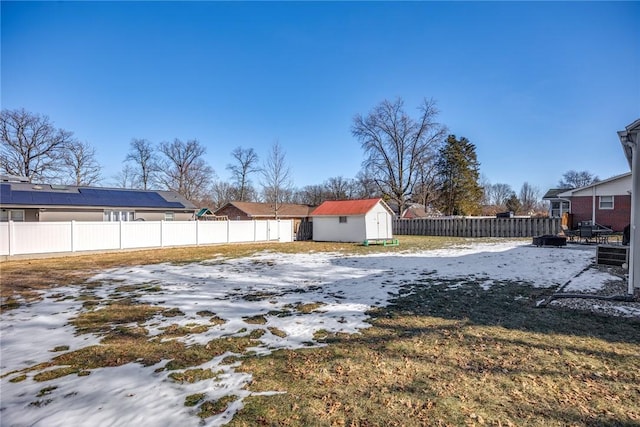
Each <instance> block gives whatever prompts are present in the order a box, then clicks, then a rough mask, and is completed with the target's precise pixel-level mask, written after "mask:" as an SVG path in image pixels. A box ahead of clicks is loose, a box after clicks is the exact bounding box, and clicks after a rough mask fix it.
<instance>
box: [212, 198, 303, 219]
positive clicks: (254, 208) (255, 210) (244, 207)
mask: <svg viewBox="0 0 640 427" xmlns="http://www.w3.org/2000/svg"><path fill="white" fill-rule="evenodd" d="M227 206H234V207H235V208H236V209H239V210H241V211H242V212H244V213H245V214H247V216H249V217H252V218H257V217H273V216H274V215H275V208H274V205H273V203H259V202H229V203H227V204H226V205H224V206H222V207H221V208H220V209H217V210H216V211H215V214H216V215H217V214H218V212H221V211H223V210H224V209H225V208H226V207H227ZM312 210H313V207H312V206H309V205H298V204H293V203H282V204H280V205H278V216H281V217H295V218H306V217H308V216H309V214H310V213H311V211H312Z"/></svg>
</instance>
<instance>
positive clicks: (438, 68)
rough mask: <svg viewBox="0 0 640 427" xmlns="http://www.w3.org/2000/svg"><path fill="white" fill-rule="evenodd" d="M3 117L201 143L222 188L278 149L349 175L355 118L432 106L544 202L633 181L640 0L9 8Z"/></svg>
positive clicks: (113, 168)
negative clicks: (242, 156)
mask: <svg viewBox="0 0 640 427" xmlns="http://www.w3.org/2000/svg"><path fill="white" fill-rule="evenodd" d="M1 7H2V18H1V19H2V22H1V24H2V29H1V36H2V40H1V43H2V46H1V47H2V53H1V61H2V62H1V64H0V65H1V68H2V70H1V78H2V82H1V84H2V86H1V101H2V108H10V109H13V108H25V109H27V110H29V111H32V112H35V113H41V114H45V115H48V116H49V118H50V119H51V120H52V121H53V122H54V123H55V125H56V126H58V127H61V128H64V129H67V130H70V131H73V132H74V133H75V136H76V137H77V138H78V139H80V140H82V141H87V142H89V143H91V144H92V145H93V146H94V147H96V149H97V155H98V160H99V161H100V163H101V164H102V165H103V168H104V169H103V175H104V177H105V184H108V183H110V182H113V180H112V179H111V178H112V176H113V175H115V174H116V173H117V172H118V171H120V169H121V168H122V162H123V160H124V158H125V155H126V153H127V151H128V149H129V142H130V140H131V139H132V138H147V139H149V140H151V141H153V142H156V143H157V142H160V141H170V140H173V139H174V138H180V139H183V140H187V139H192V138H197V139H198V140H199V141H200V142H202V143H203V145H205V146H206V147H207V154H206V160H207V162H208V163H209V164H210V165H211V166H212V167H213V168H214V170H215V171H216V173H217V176H218V177H219V178H220V179H224V180H226V179H228V178H229V175H228V172H227V171H226V169H225V166H226V165H227V164H228V163H230V162H231V156H230V152H231V150H232V149H233V148H235V147H237V146H243V147H245V148H248V147H252V148H254V149H255V150H256V151H257V153H258V154H259V155H260V156H261V158H265V157H266V156H267V153H268V150H269V148H270V147H271V145H272V144H273V143H274V142H275V141H276V140H277V141H279V143H280V144H281V145H282V146H283V148H284V149H285V151H286V155H287V160H288V162H289V164H290V166H291V172H292V176H293V178H294V184H295V186H296V187H303V186H305V185H310V184H320V183H322V182H323V181H325V180H326V179H327V178H329V177H335V176H343V177H346V178H352V177H355V175H356V174H357V172H358V171H359V170H360V165H361V162H362V158H363V155H362V150H361V149H360V146H359V143H358V142H357V141H356V140H355V139H354V138H353V137H352V136H351V125H352V123H353V117H354V115H356V114H363V115H364V114H366V113H367V112H368V111H370V110H371V109H372V108H373V107H374V106H375V105H377V104H378V103H379V102H381V101H382V100H384V99H389V100H393V99H395V98H397V97H401V98H403V99H404V101H405V106H406V108H407V110H408V111H411V112H413V111H416V110H415V108H416V107H417V106H418V105H419V104H420V102H421V100H422V99H424V98H433V99H435V100H436V101H437V103H438V106H439V109H440V111H441V113H440V115H439V119H440V121H441V122H442V123H443V124H445V125H446V126H447V127H448V128H449V132H450V133H452V134H455V135H457V136H459V137H460V136H465V137H467V138H468V139H469V140H470V141H471V142H472V143H474V144H475V145H476V147H477V154H478V159H479V161H480V164H481V166H480V167H481V173H482V174H483V175H484V177H486V179H488V180H489V182H491V183H494V184H495V183H506V184H509V185H511V186H512V188H513V189H514V190H515V191H518V190H519V189H520V186H521V185H522V183H523V182H525V181H526V182H529V183H531V184H533V185H534V186H536V187H538V188H539V189H540V191H541V193H544V192H545V191H546V190H547V189H548V188H550V187H553V186H555V185H556V184H557V182H558V180H559V179H560V178H561V177H562V174H563V173H564V172H566V171H567V170H569V169H574V170H588V171H590V172H592V173H594V174H596V175H598V176H599V177H600V178H608V177H610V176H613V175H617V174H620V173H624V172H627V171H628V170H629V168H628V164H627V162H626V160H625V158H624V155H623V152H622V149H621V148H620V143H619V140H618V138H617V135H616V131H618V130H621V129H623V128H624V126H626V125H628V124H630V123H631V122H633V121H634V120H635V119H637V118H639V117H640V26H639V25H638V22H639V21H640V3H639V2H562V3H556V2H471V3H468V2H394V3H391V2H282V3H281V2H185V3H178V2H43V3H40V2H6V1H3V2H2V6H1Z"/></svg>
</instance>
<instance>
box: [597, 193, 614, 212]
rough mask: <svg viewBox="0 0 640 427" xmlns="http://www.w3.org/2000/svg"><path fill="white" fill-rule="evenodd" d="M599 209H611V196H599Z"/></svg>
mask: <svg viewBox="0 0 640 427" xmlns="http://www.w3.org/2000/svg"><path fill="white" fill-rule="evenodd" d="M600 209H613V196H600Z"/></svg>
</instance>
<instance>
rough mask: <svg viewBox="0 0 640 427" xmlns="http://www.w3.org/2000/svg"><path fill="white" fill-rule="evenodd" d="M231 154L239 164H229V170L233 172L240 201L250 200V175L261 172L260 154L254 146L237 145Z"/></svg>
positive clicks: (232, 175)
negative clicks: (254, 149) (243, 146)
mask: <svg viewBox="0 0 640 427" xmlns="http://www.w3.org/2000/svg"><path fill="white" fill-rule="evenodd" d="M231 156H232V157H233V158H234V159H235V161H236V162H237V164H228V165H227V170H229V171H230V172H231V177H232V178H233V182H234V184H235V185H236V188H237V198H238V201H241V202H245V201H247V200H249V197H248V196H249V193H250V192H251V191H250V189H249V187H251V180H250V179H249V177H250V175H251V174H252V173H255V172H259V171H260V168H259V166H258V155H257V154H256V152H255V151H253V148H247V149H244V148H242V147H237V148H235V149H234V150H233V151H232V152H231Z"/></svg>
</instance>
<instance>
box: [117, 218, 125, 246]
mask: <svg viewBox="0 0 640 427" xmlns="http://www.w3.org/2000/svg"><path fill="white" fill-rule="evenodd" d="M118 235H119V236H120V245H119V246H120V249H123V247H122V241H123V240H124V239H123V238H122V221H118Z"/></svg>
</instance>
